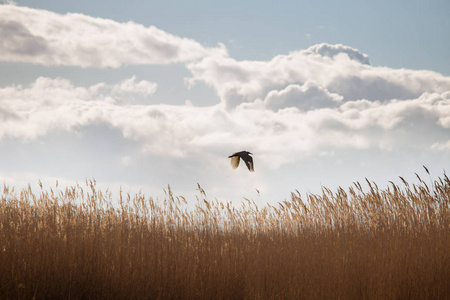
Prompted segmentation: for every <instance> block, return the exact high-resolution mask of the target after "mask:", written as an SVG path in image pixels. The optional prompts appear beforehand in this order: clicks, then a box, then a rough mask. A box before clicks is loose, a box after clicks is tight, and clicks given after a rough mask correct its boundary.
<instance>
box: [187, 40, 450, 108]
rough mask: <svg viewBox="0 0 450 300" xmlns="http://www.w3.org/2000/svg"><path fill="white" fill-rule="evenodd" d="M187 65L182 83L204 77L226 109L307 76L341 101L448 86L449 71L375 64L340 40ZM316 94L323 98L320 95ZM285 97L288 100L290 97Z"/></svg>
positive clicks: (398, 96)
mask: <svg viewBox="0 0 450 300" xmlns="http://www.w3.org/2000/svg"><path fill="white" fill-rule="evenodd" d="M188 68H189V70H190V71H191V72H192V77H191V78H188V79H186V82H187V84H189V85H193V84H195V83H196V82H205V83H206V84H208V85H210V86H212V87H214V88H215V90H216V91H217V94H218V95H219V96H220V97H221V100H222V103H223V104H224V105H225V106H226V107H227V108H229V109H233V108H236V107H237V106H239V105H241V104H242V103H246V102H250V103H252V102H256V101H258V100H260V99H265V98H266V97H268V95H269V94H270V93H271V92H272V93H281V92H282V91H284V90H285V89H290V90H292V89H294V88H293V86H297V90H298V87H301V86H304V85H305V84H306V83H307V82H314V83H315V84H316V86H317V91H318V93H322V94H323V93H329V94H330V95H337V97H339V98H341V99H342V101H343V102H346V101H355V100H360V99H367V100H370V101H389V100H392V99H413V98H417V97H420V95H422V94H423V93H425V92H429V93H433V92H438V93H442V92H445V91H448V90H450V78H449V77H445V76H443V75H441V74H438V73H435V72H432V71H425V70H420V71H414V70H407V69H391V68H387V67H374V66H372V65H370V60H369V58H368V56H367V55H366V54H363V53H361V52H360V51H358V50H357V49H353V48H350V47H347V46H343V45H328V44H320V45H315V46H311V47H310V48H308V49H306V50H301V51H295V52H291V53H290V54H287V55H278V56H275V57H274V58H273V59H271V60H270V61H236V60H234V59H233V58H230V57H226V56H218V55H216V56H209V57H205V58H204V59H203V60H201V61H197V62H192V63H189V64H188ZM289 86H291V87H290V88H288V87H289ZM319 90H321V91H319ZM311 93H312V91H311ZM316 96H317V99H323V95H322V97H321V96H320V95H319V94H318V95H316ZM316 96H313V97H316ZM334 99H335V100H336V99H337V98H334ZM302 101H305V97H303V98H302V97H301V96H299V98H298V101H297V102H298V103H297V105H299V106H302V104H301V102H302ZM319 101H320V100H319ZM332 101H334V100H332ZM284 103H285V104H286V105H287V106H292V101H287V102H284ZM332 103H333V102H332ZM280 105H282V104H281V102H279V101H278V106H277V108H282V107H281V106H280ZM308 105H309V104H304V105H303V106H308ZM317 106H320V104H317ZM312 107H315V105H313V106H312Z"/></svg>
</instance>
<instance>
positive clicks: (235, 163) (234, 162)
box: [231, 155, 240, 169]
mask: <svg viewBox="0 0 450 300" xmlns="http://www.w3.org/2000/svg"><path fill="white" fill-rule="evenodd" d="M239 159H240V158H239V156H237V155H236V156H231V167H232V168H233V169H236V168H237V167H239Z"/></svg>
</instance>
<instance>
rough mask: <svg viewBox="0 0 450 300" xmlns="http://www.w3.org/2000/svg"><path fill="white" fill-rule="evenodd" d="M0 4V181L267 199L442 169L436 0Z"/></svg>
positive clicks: (446, 131) (448, 29) (444, 14)
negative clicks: (238, 156) (235, 158)
mask: <svg viewBox="0 0 450 300" xmlns="http://www.w3.org/2000/svg"><path fill="white" fill-rule="evenodd" d="M0 3H1V4H0V35H1V37H2V39H1V40H0V182H2V183H3V184H5V185H9V186H14V187H16V189H17V188H21V187H25V186H27V185H28V184H30V185H31V186H32V188H36V187H37V183H38V182H39V181H41V182H43V183H44V185H45V186H48V187H54V186H55V182H56V181H58V182H59V184H60V186H61V185H63V186H71V185H75V184H77V183H81V184H83V183H84V182H85V180H86V179H88V180H89V179H95V181H96V182H97V185H98V186H99V188H101V189H109V190H110V191H112V192H113V195H116V197H117V194H118V191H119V190H120V189H122V191H124V192H126V193H131V194H134V193H137V192H139V191H142V192H143V193H145V194H146V195H147V196H152V197H157V198H158V197H163V195H164V190H165V189H167V186H168V185H170V187H171V189H172V190H173V192H174V194H175V195H182V196H185V197H187V198H188V199H195V196H196V195H197V196H198V195H200V194H199V191H198V190H197V187H198V186H197V183H198V184H200V186H201V187H202V188H203V189H204V190H205V192H206V195H207V197H208V199H211V200H212V199H219V200H221V201H233V202H236V203H239V202H240V201H242V199H243V198H248V199H252V200H255V201H257V202H259V203H271V204H273V203H276V202H279V201H283V200H286V199H289V198H290V194H291V192H296V191H299V192H300V193H301V194H302V195H303V196H304V195H305V194H306V193H320V191H321V188H322V186H324V187H327V188H330V189H331V190H335V189H336V188H338V187H339V186H341V187H343V188H344V189H346V188H348V187H349V186H351V185H352V184H353V182H356V181H359V182H364V181H365V178H368V179H369V180H371V181H374V182H376V183H377V185H378V186H379V187H381V188H384V187H387V186H388V184H389V181H393V182H394V183H399V182H400V180H399V176H402V177H404V178H405V179H407V180H411V181H413V182H414V180H416V181H417V179H416V178H415V173H418V174H419V175H420V176H421V177H423V178H425V180H426V182H431V181H432V180H435V179H437V178H438V177H439V176H442V175H443V174H444V172H445V171H446V170H447V171H448V169H449V166H450V39H449V38H448V37H449V36H450V2H448V1H446V0H432V1H418V0H415V1H384V0H382V1H365V2H361V1H346V0H344V1H339V2H338V1H282V2H279V3H274V2H273V1H258V5H255V3H254V2H250V1H249V2H245V1H226V2H221V3H219V2H215V1H137V0H131V1H123V0H108V1H106V0H101V1H85V0H80V1H39V2H38V1H31V0H30V1H20V0H16V1H2V2H0ZM241 150H248V151H250V152H252V153H253V159H254V164H255V172H253V173H251V172H249V171H248V170H247V169H246V168H245V165H244V164H242V163H241V165H240V167H239V168H238V169H236V170H233V169H232V168H231V166H230V161H229V159H228V156H229V155H231V154H232V153H234V152H237V151H241ZM423 165H425V166H426V167H427V168H428V170H429V171H430V175H428V174H426V173H425V171H424V169H423V167H422V166H423Z"/></svg>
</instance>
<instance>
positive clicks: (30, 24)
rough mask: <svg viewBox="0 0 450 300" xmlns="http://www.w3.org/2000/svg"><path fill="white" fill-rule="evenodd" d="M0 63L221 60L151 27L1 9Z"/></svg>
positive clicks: (207, 50) (88, 64)
mask: <svg viewBox="0 0 450 300" xmlns="http://www.w3.org/2000/svg"><path fill="white" fill-rule="evenodd" d="M0 15H1V16H2V18H0V35H1V37H2V38H1V40H0V60H2V61H9V62H26V63H33V64H42V65H46V66H53V65H65V66H80V67H100V68H104V67H111V68H117V67H120V66H121V65H126V64H168V63H177V62H188V61H192V60H195V59H199V58H202V57H205V56H208V55H212V54H217V53H220V54H221V55H225V54H226V50H225V48H224V47H223V46H222V45H219V47H217V48H206V47H204V46H202V45H201V44H199V43H198V42H196V41H194V40H192V39H188V38H181V37H178V36H175V35H173V34H170V33H167V32H165V31H162V30H160V29H158V28H156V27H154V26H150V27H145V26H143V25H140V24H136V23H134V22H127V23H119V22H115V21H113V20H109V19H101V18H93V17H90V16H86V15H83V14H73V13H69V14H65V15H61V14H57V13H53V12H50V11H47V10H40V9H32V8H27V7H20V6H15V5H0Z"/></svg>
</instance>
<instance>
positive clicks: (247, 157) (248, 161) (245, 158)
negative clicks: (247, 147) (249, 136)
mask: <svg viewBox="0 0 450 300" xmlns="http://www.w3.org/2000/svg"><path fill="white" fill-rule="evenodd" d="M241 157H242V160H243V161H244V162H245V165H246V166H247V168H248V169H249V171H250V172H254V171H255V170H254V169H253V158H252V157H251V156H250V155H248V154H246V155H242V156H241Z"/></svg>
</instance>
